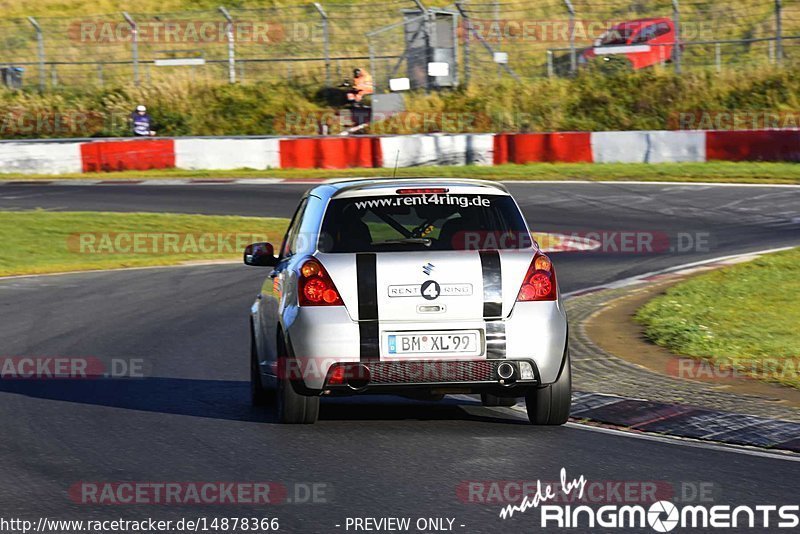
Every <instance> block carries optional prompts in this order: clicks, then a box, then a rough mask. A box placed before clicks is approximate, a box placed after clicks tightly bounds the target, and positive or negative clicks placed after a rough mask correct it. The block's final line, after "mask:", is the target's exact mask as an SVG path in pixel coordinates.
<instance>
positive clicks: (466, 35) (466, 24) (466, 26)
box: [456, 1, 472, 87]
mask: <svg viewBox="0 0 800 534" xmlns="http://www.w3.org/2000/svg"><path fill="white" fill-rule="evenodd" d="M456 6H457V8H458V10H459V11H462V10H463V9H464V2H462V1H458V2H456ZM471 24H472V21H471V20H469V19H468V18H466V17H463V16H462V17H461V29H462V35H463V39H464V87H469V81H470V78H471V77H472V72H471V71H472V68H471V67H470V59H471V58H470V49H469V48H470V47H469V40H470V30H471V29H472V28H471V27H470V25H471Z"/></svg>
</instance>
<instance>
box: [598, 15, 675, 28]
mask: <svg viewBox="0 0 800 534" xmlns="http://www.w3.org/2000/svg"><path fill="white" fill-rule="evenodd" d="M654 22H671V20H670V19H669V18H665V17H651V18H647V19H636V20H626V21H625V22H620V23H619V24H615V25H614V26H612V27H611V29H612V30H617V29H621V28H625V29H630V30H638V29H639V28H640V27H642V26H645V25H646V24H652V23H654Z"/></svg>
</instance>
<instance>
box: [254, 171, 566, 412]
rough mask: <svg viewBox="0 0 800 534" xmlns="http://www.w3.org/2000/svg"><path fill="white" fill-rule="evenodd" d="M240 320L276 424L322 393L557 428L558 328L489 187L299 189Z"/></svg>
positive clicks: (505, 205) (520, 229)
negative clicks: (505, 415) (509, 412)
mask: <svg viewBox="0 0 800 534" xmlns="http://www.w3.org/2000/svg"><path fill="white" fill-rule="evenodd" d="M244 262H245V263H246V264H247V265H252V266H265V267H271V268H272V272H271V274H270V276H269V279H268V280H267V282H266V283H265V284H264V285H263V288H262V290H261V292H260V294H259V295H258V297H257V299H256V301H255V303H254V304H253V306H252V308H251V313H250V327H251V329H250V331H251V355H250V361H251V363H250V369H251V387H252V400H253V403H254V404H256V405H263V404H270V403H274V404H275V406H276V408H277V413H278V419H279V420H280V421H281V422H284V423H313V422H315V421H316V420H317V417H318V413H319V401H320V398H321V397H324V396H335V395H359V394H398V395H405V396H410V397H413V398H427V399H441V398H442V397H443V396H444V395H446V394H455V393H466V394H480V395H481V400H482V402H483V404H484V405H487V406H511V405H514V404H515V403H516V399H517V398H519V397H524V398H525V402H526V406H527V412H528V417H529V419H530V421H531V423H533V424H537V425H560V424H563V423H565V422H566V421H567V419H568V417H569V409H570V401H571V373H570V360H569V349H568V343H567V330H568V325H567V316H566V313H565V311H564V306H563V303H562V301H561V296H560V294H559V289H558V283H557V281H556V272H555V268H554V267H553V264H552V262H551V260H550V258H548V257H547V256H546V255H544V254H543V253H542V252H541V251H540V250H539V248H538V245H537V244H536V242H535V241H534V240H533V239H532V238H531V234H530V231H529V230H528V227H527V225H526V223H525V219H524V217H523V216H522V213H521V212H520V209H519V207H518V206H517V204H516V202H515V201H514V199H513V198H512V197H511V195H510V194H509V193H508V191H507V190H506V189H505V188H504V187H503V186H502V185H500V184H497V183H493V182H482V181H474V180H457V179H403V180H394V179H392V180H387V179H370V180H352V181H342V182H336V183H330V184H325V185H320V186H317V187H314V188H312V189H311V190H309V191H308V192H307V193H306V194H305V195H304V196H303V198H302V200H301V201H300V204H299V206H298V208H297V210H296V212H295V214H294V217H293V218H292V221H291V223H290V225H289V228H288V231H287V233H286V236H285V238H284V240H283V244H282V245H281V248H280V250H279V251H278V254H277V256H276V255H275V250H274V247H273V246H272V245H271V244H269V243H254V244H252V245H249V246H248V247H247V248H246V250H245V253H244Z"/></svg>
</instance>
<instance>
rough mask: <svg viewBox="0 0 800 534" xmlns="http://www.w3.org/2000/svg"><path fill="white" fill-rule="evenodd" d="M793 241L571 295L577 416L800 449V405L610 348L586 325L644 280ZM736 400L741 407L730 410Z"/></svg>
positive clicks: (724, 263) (655, 430) (728, 262)
mask: <svg viewBox="0 0 800 534" xmlns="http://www.w3.org/2000/svg"><path fill="white" fill-rule="evenodd" d="M789 248H791V247H788V248H782V249H774V250H767V251H759V252H755V253H750V254H738V255H734V256H728V257H724V258H716V259H712V260H709V261H705V262H697V263H694V264H689V265H684V266H679V267H674V268H671V269H666V270H664V271H659V272H654V273H647V274H644V275H640V276H637V277H633V278H629V279H626V280H621V281H618V282H615V283H612V284H607V285H604V286H597V287H593V288H588V289H585V290H582V291H578V292H574V293H571V294H569V295H567V296H568V297H569V299H568V300H567V306H568V310H569V313H570V315H571V316H572V318H573V324H572V332H571V340H570V343H571V352H572V356H573V381H574V384H575V388H576V390H577V391H576V392H575V393H574V394H573V404H572V414H571V416H572V418H573V420H575V421H582V420H586V421H592V422H596V423H601V424H606V425H612V426H615V427H620V428H624V429H627V430H631V431H637V432H645V433H655V434H664V435H669V436H674V437H681V438H691V439H697V440H702V441H712V442H717V443H724V444H731V445H743V446H753V447H760V448H768V449H778V450H786V451H792V452H800V413H798V411H797V410H795V409H793V408H791V407H787V406H785V405H784V406H781V405H780V404H776V403H774V402H770V401H767V400H765V399H761V398H759V397H754V396H752V395H747V394H740V393H732V392H728V391H724V390H718V389H715V388H713V387H712V386H711V385H709V384H705V383H702V382H694V381H689V380H686V379H680V378H676V377H671V376H667V375H666V374H661V373H657V372H655V371H651V370H649V369H645V368H643V367H641V366H639V365H636V364H634V363H631V362H628V361H627V360H623V359H621V358H618V357H617V356H615V355H613V354H609V353H607V352H605V351H604V350H603V349H601V348H600V347H598V346H597V345H595V344H594V343H593V342H592V340H591V339H589V338H588V336H587V334H586V331H585V328H584V326H585V323H586V321H587V320H588V319H589V318H590V317H591V316H593V315H594V314H595V313H596V312H597V311H599V310H602V309H603V308H605V307H606V306H607V305H608V304H609V303H610V302H612V301H616V300H618V299H620V298H623V297H625V296H626V295H627V294H630V293H631V292H633V291H636V290H637V289H641V288H642V287H645V286H650V285H653V284H654V283H657V282H662V281H665V280H677V279H680V278H683V277H685V276H687V275H690V274H695V273H698V272H703V271H709V270H712V269H716V268H720V267H723V266H727V265H733V264H736V263H741V262H745V261H750V260H753V259H755V258H758V257H760V256H763V255H765V254H768V253H772V252H777V251H781V250H788V249H789ZM730 406H736V407H737V409H738V410H740V411H741V412H743V413H737V412H732V411H730V410H729V409H728V407H730ZM789 419H791V420H789Z"/></svg>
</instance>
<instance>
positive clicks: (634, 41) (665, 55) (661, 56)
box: [578, 18, 676, 70]
mask: <svg viewBox="0 0 800 534" xmlns="http://www.w3.org/2000/svg"><path fill="white" fill-rule="evenodd" d="M675 42H676V35H675V24H674V23H673V21H672V19H669V18H649V19H638V20H631V21H628V22H622V23H620V24H616V25H614V26H612V27H611V28H609V29H608V30H607V31H606V32H605V33H604V34H603V35H601V36H600V38H598V39H597V40H596V41H595V43H594V47H592V48H587V49H586V50H584V51H583V52H582V53H581V55H580V57H579V60H578V61H579V64H580V65H586V64H587V63H589V62H590V61H592V60H594V59H597V58H601V59H603V60H605V61H610V60H611V59H612V58H614V57H619V56H623V57H625V58H627V59H628V61H630V64H631V67H632V68H633V69H634V70H639V69H644V68H647V67H652V66H653V65H658V64H660V63H665V62H667V61H671V60H672V54H673V51H674V48H675Z"/></svg>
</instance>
